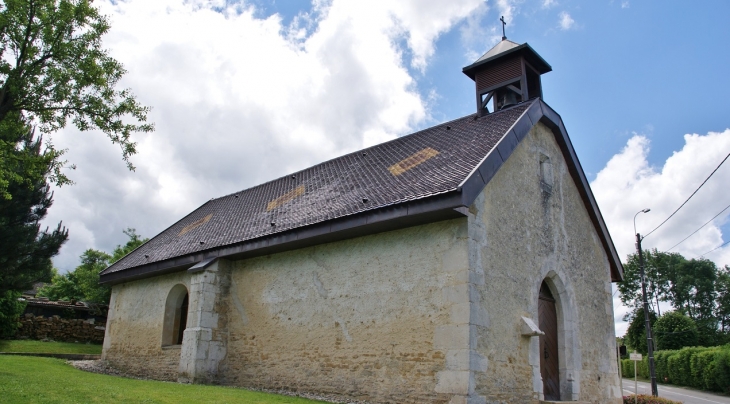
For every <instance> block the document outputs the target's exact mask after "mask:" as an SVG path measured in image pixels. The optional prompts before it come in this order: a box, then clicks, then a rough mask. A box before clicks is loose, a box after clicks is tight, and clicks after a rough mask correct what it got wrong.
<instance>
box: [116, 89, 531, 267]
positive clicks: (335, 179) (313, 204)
mask: <svg viewBox="0 0 730 404" xmlns="http://www.w3.org/2000/svg"><path fill="white" fill-rule="evenodd" d="M536 102H537V103H539V100H533V101H529V102H525V103H522V104H520V105H517V106H515V107H513V108H510V109H507V110H503V111H500V112H496V113H492V114H489V115H486V116H483V117H480V118H478V119H477V118H476V115H469V116H466V117H463V118H460V119H457V120H455V121H451V122H448V123H445V124H441V125H438V126H434V127H432V128H428V129H425V130H422V131H420V132H417V133H414V134H411V135H408V136H403V137H401V138H398V139H395V140H393V141H390V142H387V143H383V144H379V145H377V146H373V147H370V148H367V149H364V150H360V151H358V152H355V153H351V154H347V155H344V156H342V157H338V158H336V159H333V160H330V161H326V162H324V163H321V164H318V165H316V166H313V167H310V168H307V169H305V170H302V171H300V172H297V173H294V174H291V175H287V176H284V177H281V178H279V179H276V180H273V181H270V182H267V183H264V184H261V185H258V186H255V187H253V188H249V189H246V190H244V191H241V192H237V193H235V194H231V195H227V196H224V197H221V198H217V199H212V200H210V201H208V202H206V203H205V204H203V205H202V206H201V207H200V208H198V209H197V210H195V211H194V212H192V213H191V214H189V215H188V216H186V217H185V218H183V219H182V220H180V221H179V222H177V223H175V224H174V225H172V226H171V227H169V228H168V229H166V230H165V231H163V232H162V233H160V234H159V235H157V236H156V237H154V238H153V239H151V240H150V241H149V242H147V243H146V244H144V245H142V246H140V247H139V248H138V249H136V250H135V251H133V252H132V253H131V254H129V255H127V256H126V257H124V258H122V259H121V260H119V261H118V262H116V263H115V264H113V265H112V266H110V267H109V268H107V269H106V270H104V271H103V272H102V275H105V274H112V273H115V272H118V271H122V270H125V269H128V268H134V267H138V266H142V265H147V264H150V263H154V262H159V261H164V260H169V259H171V258H175V257H180V256H184V255H189V254H195V253H200V252H203V251H205V250H210V249H216V248H221V247H224V246H229V245H234V244H236V243H242V242H245V241H249V240H253V239H257V238H261V237H266V236H270V235H272V234H275V233H280V232H285V231H288V230H292V229H297V228H301V227H304V226H308V225H312V224H316V223H321V222H325V221H328V220H332V219H337V218H342V217H345V216H348V215H354V214H358V213H361V212H365V211H369V210H373V209H378V208H383V207H386V206H392V205H397V204H401V203H404V202H409V201H414V200H419V199H422V198H427V197H430V196H434V195H437V194H442V193H446V192H449V191H454V190H456V189H457V188H458V187H459V186H460V185H461V183H462V182H463V181H464V180H465V179H466V178H467V177H468V176H469V175H470V173H472V171H474V169H475V168H476V167H477V166H478V165H479V163H480V162H481V161H482V160H483V159H484V158H485V156H487V154H489V152H490V151H491V150H492V149H493V148H494V147H495V146H496V145H497V143H498V142H499V141H500V139H502V137H503V136H504V135H505V134H506V133H507V132H508V131H509V130H510V128H511V127H512V126H513V125H514V124H515V123H516V122H517V120H518V119H519V118H520V117H521V116H522V115H523V113H524V112H525V111H526V110H527V109H528V108H529V107H530V106H531V105H533V104H534V103H536Z"/></svg>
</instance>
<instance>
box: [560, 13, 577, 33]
mask: <svg viewBox="0 0 730 404" xmlns="http://www.w3.org/2000/svg"><path fill="white" fill-rule="evenodd" d="M559 18H560V29H562V30H564V31H566V30H569V29H571V28H573V27H574V26H575V20H574V19H573V18H572V17H571V16H570V14H568V12H566V11H562V12H561V13H560V15H559Z"/></svg>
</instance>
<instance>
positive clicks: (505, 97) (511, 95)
mask: <svg viewBox="0 0 730 404" xmlns="http://www.w3.org/2000/svg"><path fill="white" fill-rule="evenodd" d="M518 103H519V100H518V99H517V93H515V92H514V91H512V90H509V89H506V88H505V89H504V90H502V91H501V94H499V105H501V107H500V108H499V109H505V108H507V107H511V106H512V105H515V104H518Z"/></svg>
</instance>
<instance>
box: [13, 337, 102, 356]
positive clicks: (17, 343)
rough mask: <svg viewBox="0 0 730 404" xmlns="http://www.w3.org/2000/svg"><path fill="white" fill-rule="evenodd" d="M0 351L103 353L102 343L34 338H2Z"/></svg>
mask: <svg viewBox="0 0 730 404" xmlns="http://www.w3.org/2000/svg"><path fill="white" fill-rule="evenodd" d="M0 352H33V353H60V354H92V355H98V354H101V345H94V344H74V343H73V342H42V341H32V340H0Z"/></svg>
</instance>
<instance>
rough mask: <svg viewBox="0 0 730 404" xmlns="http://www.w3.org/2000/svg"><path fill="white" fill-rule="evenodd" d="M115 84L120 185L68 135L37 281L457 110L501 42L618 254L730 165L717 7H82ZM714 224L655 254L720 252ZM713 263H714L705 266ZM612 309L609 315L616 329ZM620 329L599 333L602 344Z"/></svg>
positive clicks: (430, 1) (431, 1)
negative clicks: (92, 17)
mask: <svg viewBox="0 0 730 404" xmlns="http://www.w3.org/2000/svg"><path fill="white" fill-rule="evenodd" d="M95 4H96V5H97V6H98V7H100V8H101V10H102V13H104V14H105V15H108V16H109V18H110V22H111V25H112V29H111V31H110V32H109V34H108V35H107V36H106V37H105V38H104V45H105V47H106V48H107V49H109V52H110V54H111V55H112V56H113V57H115V58H117V59H118V60H119V61H120V62H122V63H123V64H124V66H125V67H126V69H127V70H128V73H127V75H125V77H124V78H123V79H122V82H121V84H122V86H124V87H129V88H131V89H132V90H133V92H134V93H135V94H136V95H137V97H138V99H139V100H140V102H142V103H143V104H145V105H150V106H152V108H153V109H152V112H151V113H150V119H151V120H152V121H153V122H154V123H155V125H156V131H155V133H153V134H149V135H137V136H135V137H134V140H135V141H137V142H138V150H139V154H138V155H136V156H134V157H133V158H132V161H133V163H134V164H135V165H136V166H137V170H136V171H135V172H129V171H127V170H126V169H125V166H124V163H123V162H122V161H121V158H120V156H119V151H118V150H117V149H116V147H115V146H113V145H111V144H110V143H109V142H108V140H107V139H105V138H104V136H103V134H101V133H79V132H78V130H76V129H75V128H73V127H69V128H66V129H64V130H63V131H61V132H60V133H58V134H56V135H55V136H54V138H53V140H54V142H55V143H56V145H57V146H58V147H67V148H68V149H69V152H68V154H67V157H68V159H69V161H70V162H71V163H74V164H76V166H77V169H76V170H75V171H70V172H69V174H70V176H71V177H72V179H74V180H75V181H76V185H74V186H71V187H64V188H61V189H57V190H56V192H55V204H54V206H53V208H52V209H51V211H50V213H49V217H48V218H47V220H46V223H47V224H48V225H50V226H55V224H56V223H58V222H59V221H61V220H62V221H63V222H64V224H65V225H66V226H68V228H69V230H70V240H69V242H68V243H67V244H66V245H65V246H64V247H63V249H62V251H61V254H60V255H59V256H58V257H56V259H55V260H54V264H55V265H56V266H57V267H58V268H59V269H60V270H61V271H62V272H65V271H68V270H71V269H73V268H74V267H75V266H76V265H78V256H79V255H80V254H81V252H83V251H84V250H85V249H87V248H96V249H101V250H105V251H111V249H113V248H114V246H115V245H117V244H122V243H124V242H125V236H124V234H123V233H122V230H123V229H125V228H127V227H133V228H136V229H137V231H138V232H139V233H140V234H142V235H143V236H150V237H151V236H154V235H155V234H157V233H159V232H161V231H162V230H164V229H165V228H166V227H168V226H170V225H171V224H172V223H174V222H175V221H177V220H179V219H180V218H181V217H183V216H184V215H186V214H187V213H189V212H190V211H192V210H193V209H195V208H196V207H197V206H200V205H201V204H202V203H204V202H205V201H206V200H208V199H210V198H212V197H217V196H221V195H225V194H228V193H231V192H235V191H238V190H241V189H245V188H248V187H251V186H253V185H256V184H259V183H261V182H263V181H267V180H270V179H273V178H276V177H279V176H282V175H286V174H287V173H289V172H292V171H295V170H299V169H302V168H305V167H308V166H311V165H313V164H316V163H318V162H321V161H324V160H327V159H330V158H333V157H336V156H339V155H342V154H344V153H347V152H351V151H354V150H357V149H360V148H362V147H366V146H369V145H372V144H374V143H379V142H382V141H386V140H389V139H393V138H395V137H397V136H403V135H407V134H409V133H412V132H414V131H416V130H418V129H421V128H425V127H429V126H432V125H434V124H437V123H439V122H444V121H447V120H451V119H454V118H458V117H461V116H464V115H468V114H471V113H473V112H474V110H475V106H474V101H473V100H474V84H473V82H472V81H471V80H470V79H469V78H468V77H466V76H465V75H463V74H462V73H461V69H462V68H463V67H464V66H466V65H469V64H471V63H472V62H473V61H474V60H476V58H478V57H479V56H480V55H481V54H483V53H484V52H486V51H487V50H488V49H490V48H491V47H492V46H493V45H495V44H496V43H497V42H498V41H499V40H500V38H501V24H500V23H499V17H500V16H502V15H504V16H505V19H506V20H507V21H508V25H507V27H506V30H507V36H508V37H509V39H511V40H513V41H515V42H518V43H523V42H528V43H529V44H530V45H531V46H532V47H533V49H535V50H536V51H537V52H538V53H540V55H542V57H543V58H544V59H545V60H546V61H547V62H548V63H550V64H551V65H552V67H553V71H552V72H550V73H547V74H546V75H544V76H543V81H542V83H543V94H544V99H545V101H546V102H547V103H548V104H550V105H551V106H552V107H553V108H554V109H555V110H556V111H558V112H559V113H560V114H561V116H562V118H563V120H564V122H565V125H566V128H567V130H568V133H569V135H570V137H571V139H572V142H573V145H574V146H575V149H576V151H577V154H578V157H579V159H580V161H581V163H582V165H583V168H584V170H585V171H586V174H587V176H588V178H589V179H590V180H591V182H592V184H591V186H592V189H593V192H594V194H595V195H596V198H597V200H598V203H599V206H600V208H601V211H602V213H603V216H604V218H605V219H606V222H607V225H608V227H609V230H610V231H611V234H612V237H613V240H614V243H615V244H616V247H617V248H618V250H619V253H620V254H621V256H622V257H625V255H626V254H628V253H631V252H632V251H633V228H632V218H633V216H634V214H635V213H636V212H637V211H639V210H640V209H643V208H646V207H650V208H651V209H652V212H650V213H648V214H646V215H642V216H640V217H639V218H638V219H637V221H638V223H637V224H638V226H639V231H641V232H642V233H646V232H647V231H648V229H650V228H653V227H654V226H656V225H658V224H659V223H660V222H661V221H662V220H664V218H666V217H667V216H668V215H669V214H670V213H671V212H672V211H673V210H674V209H675V208H676V207H677V206H679V205H680V204H681V202H682V201H683V200H684V199H685V198H686V197H687V196H688V195H689V194H690V193H691V192H692V191H693V190H694V189H695V188H696V187H697V185H699V184H700V183H701V182H702V180H704V178H705V177H706V176H707V175H708V174H709V173H710V172H711V171H712V169H714V168H715V166H716V165H717V164H718V163H719V162H720V160H722V158H723V157H724V156H725V155H727V153H728V152H730V129H729V128H730V106H729V105H730V103H728V101H727V100H726V94H730V79H728V74H727V73H726V72H727V71H728V67H727V66H728V65H729V64H730V63H728V62H730V45H728V39H729V38H730V24H727V22H726V19H727V16H728V15H730V3H728V2H722V1H705V2H702V3H700V4H701V6H698V3H691V2H640V1H633V0H628V1H609V0H606V1H591V2H587V1H571V0H522V1H518V0H495V1H486V2H484V1H481V0H451V1H449V2H442V1H439V0H402V1H398V2H393V1H386V0H371V1H369V2H362V1H359V2H358V1H344V0H327V1H325V0H317V1H316V2H314V3H310V2H303V1H264V0H252V1H249V2H245V1H237V2H232V1H226V0H186V1H183V0H156V1H154V2H150V1H146V0H124V1H122V0H117V1H111V0H107V1H98V2H96V3H95ZM728 183H730V163H728V164H726V166H723V167H722V168H721V169H720V170H718V172H717V174H716V175H715V176H714V177H713V178H712V179H711V180H710V181H708V183H707V185H706V186H705V187H704V188H703V189H702V190H701V191H700V192H698V194H697V195H696V196H695V197H694V198H693V200H692V201H690V203H688V204H687V206H686V207H685V208H683V209H682V211H680V212H679V213H678V214H677V215H676V217H675V218H673V219H672V220H671V221H670V222H668V223H667V224H666V225H664V226H663V227H662V228H661V229H660V230H658V231H657V232H656V233H655V234H653V235H652V236H651V237H649V238H647V240H645V244H644V246H645V247H646V248H659V249H666V248H669V247H670V246H671V245H673V244H674V243H676V242H677V241H679V240H681V238H683V237H684V236H686V235H687V234H689V233H690V232H692V231H693V230H695V229H696V228H697V227H699V225H701V224H702V223H704V222H705V221H707V220H708V219H709V218H711V217H712V216H713V215H714V214H715V213H717V212H719V211H720V209H721V208H722V207H724V206H726V205H728V204H729V203H730V196H728V192H727V188H728V187H727V184H728ZM728 214H730V210H729V211H726V212H725V213H724V214H723V215H720V216H719V217H718V218H717V219H716V220H715V221H714V222H712V223H711V224H710V225H708V226H707V227H705V228H704V229H703V230H702V231H700V232H698V233H697V235H695V236H693V237H692V238H691V239H689V240H688V241H687V242H685V243H683V244H682V245H681V246H680V247H678V248H677V249H676V250H675V251H678V252H681V253H682V254H685V255H686V256H688V257H690V256H697V255H699V254H702V253H704V252H707V251H709V250H710V249H712V248H714V247H716V246H718V245H720V244H721V243H722V242H723V241H727V240H730V236H729V235H728V234H730V225H728ZM708 258H710V259H713V260H715V262H716V263H718V264H719V265H724V264H730V246H727V247H725V248H722V249H719V250H717V251H715V252H713V253H712V254H711V255H708ZM624 313H625V308H622V307H620V306H618V305H617V308H616V316H617V320H618V319H620V317H621V316H622V315H623V314H624ZM623 329H625V324H623V325H622V324H621V323H620V321H619V322H618V323H617V333H619V335H621V334H622V333H623Z"/></svg>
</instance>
